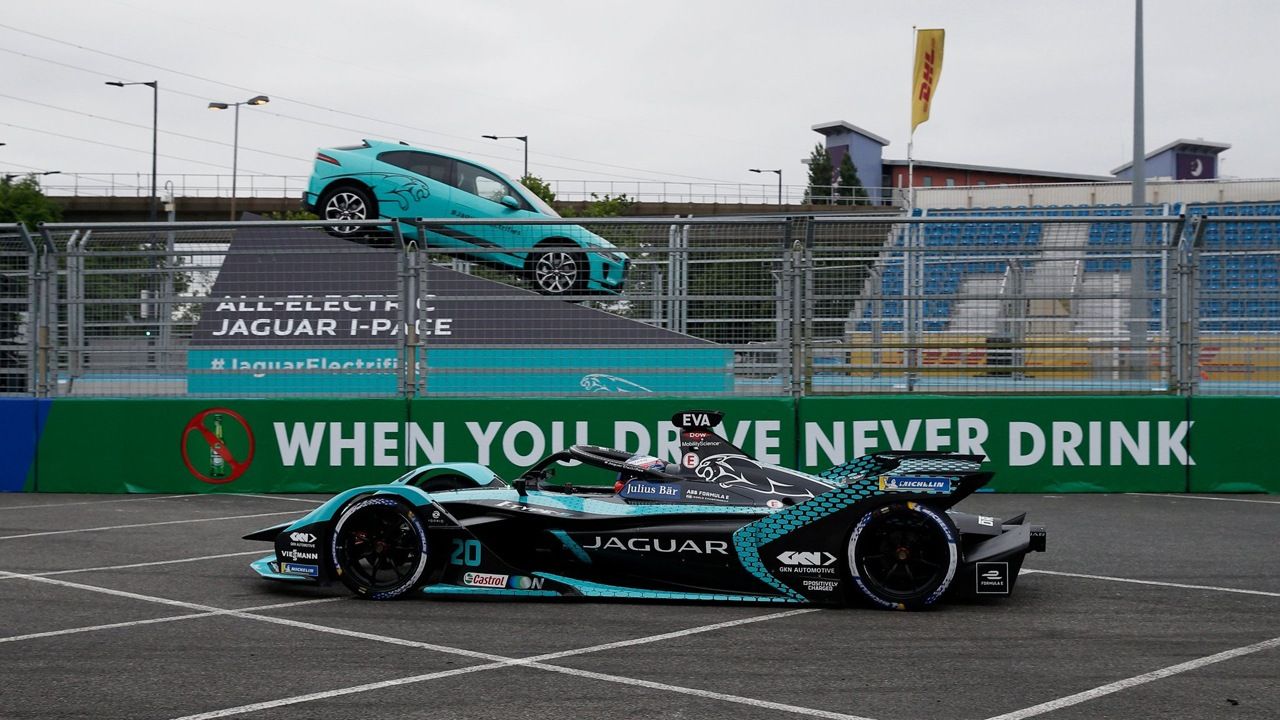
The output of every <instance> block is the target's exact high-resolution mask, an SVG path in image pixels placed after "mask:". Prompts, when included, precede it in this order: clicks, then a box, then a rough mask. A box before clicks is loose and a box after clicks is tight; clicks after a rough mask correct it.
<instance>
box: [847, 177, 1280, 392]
mask: <svg viewBox="0 0 1280 720" xmlns="http://www.w3.org/2000/svg"><path fill="white" fill-rule="evenodd" d="M1116 185H1123V186H1124V187H1125V188H1127V187H1128V183H1098V184H1094V183H1090V184H1085V185H1083V186H1081V185H1077V184H1072V185H1066V186H1064V185H1056V186H1049V185H1045V186H1034V187H1030V186H1023V187H1018V186H1004V187H990V188H977V187H968V188H938V189H936V190H933V191H925V190H918V191H917V193H918V198H919V199H918V202H917V204H916V207H915V208H914V209H913V210H912V211H911V212H910V213H909V215H907V216H904V218H908V217H909V220H904V221H903V222H900V223H898V224H896V225H895V226H894V228H893V230H892V231H891V232H889V233H888V235H887V237H886V238H885V240H884V244H883V245H882V246H881V247H880V248H879V249H878V251H877V252H876V255H875V258H874V260H873V261H872V263H871V267H870V269H869V272H868V273H867V274H866V280H865V281H864V283H863V287H862V292H861V295H860V299H859V300H858V302H856V303H855V304H854V307H853V310H852V312H851V314H850V317H849V319H848V322H847V323H846V338H845V339H846V342H847V343H848V347H850V348H852V349H851V351H850V357H849V365H850V369H851V372H852V373H854V374H855V375H861V376H864V377H866V378H880V377H885V378H893V377H894V374H893V372H892V370H891V368H894V367H902V368H908V369H910V370H909V371H904V375H906V376H907V378H908V382H910V381H911V379H912V376H914V377H915V378H917V379H921V380H923V381H926V382H928V381H935V382H938V383H939V385H938V387H940V388H941V389H945V384H946V383H945V381H946V379H947V378H951V379H953V380H955V379H956V378H970V379H972V378H974V377H976V376H983V377H1006V378H1013V379H1021V380H1025V381H1028V384H1029V386H1037V387H1038V389H1041V390H1044V389H1053V387H1054V383H1057V387H1061V388H1063V389H1068V388H1069V387H1071V385H1072V383H1077V384H1078V383H1102V382H1110V383H1111V386H1110V387H1111V388H1113V389H1114V387H1115V386H1116V384H1117V383H1118V384H1119V386H1120V387H1121V388H1122V389H1123V387H1124V386H1125V384H1126V383H1127V384H1130V385H1131V386H1132V388H1133V389H1134V390H1135V391H1137V390H1143V391H1150V390H1151V389H1161V388H1162V387H1163V384H1176V383H1177V382H1178V381H1177V375H1178V368H1177V366H1178V365H1179V363H1182V364H1183V365H1192V366H1194V376H1191V377H1187V378H1185V380H1184V382H1189V383H1193V384H1196V385H1198V386H1201V387H1203V388H1204V389H1206V390H1208V389H1211V388H1212V387H1213V386H1214V384H1215V383H1216V384H1218V385H1219V386H1220V387H1221V388H1222V389H1223V390H1224V391H1229V389H1230V388H1231V387H1233V386H1232V383H1275V382H1280V360H1278V359H1277V355H1280V193H1276V192H1275V190H1276V184H1275V183H1274V182H1266V181H1264V182H1250V183H1236V182H1232V181H1213V182H1205V183H1186V182H1179V183H1160V182H1157V183H1154V184H1153V186H1152V188H1151V190H1150V192H1151V194H1155V195H1160V194H1163V196H1164V197H1165V198H1166V201H1164V202H1153V203H1151V204H1149V205H1147V206H1146V207H1143V208H1141V209H1139V211H1138V212H1135V211H1134V208H1132V207H1131V206H1128V205H1126V204H1121V203H1119V202H1108V203H1098V202H1090V201H1095V200H1097V199H1098V198H1099V197H1103V198H1107V199H1112V198H1114V197H1115V195H1117V194H1119V193H1118V192H1117V191H1119V188H1116V187H1113V186H1116ZM1260 187H1261V188H1262V189H1261V191H1260V190H1259V188H1260ZM1125 192H1127V191H1125ZM1037 195H1038V196H1039V197H1044V198H1048V197H1059V198H1062V197H1066V198H1068V199H1077V200H1085V202H1077V203H1061V204H1034V203H1026V204H1017V205H1015V204H1011V203H1009V200H1011V199H1014V198H1018V197H1022V198H1028V197H1030V198H1035V197H1036V196H1037ZM1180 195H1181V196H1182V197H1185V198H1186V199H1185V200H1183V199H1180V198H1179V196H1180ZM1073 196H1074V197H1073ZM1242 196H1243V197H1245V198H1248V199H1247V200H1242V201H1234V200H1233V199H1234V198H1239V197H1242ZM1259 196H1263V197H1266V196H1270V197H1269V198H1268V199H1259ZM1222 198H1232V199H1228V200H1225V201H1224V200H1220V199H1222ZM948 199H949V200H953V201H955V200H961V199H962V200H963V202H956V203H955V204H952V205H947V204H945V201H946V200H948ZM984 199H987V200H995V201H996V202H999V201H1004V202H1002V203H1000V204H996V203H995V202H993V203H991V204H990V205H987V204H984V203H983V200H984ZM1205 200H1208V201H1207V202H1206V201H1205ZM886 371H887V372H886ZM895 381H899V380H895ZM1099 387H1101V385H1100V386H1099ZM1169 389H1173V388H1169Z"/></svg>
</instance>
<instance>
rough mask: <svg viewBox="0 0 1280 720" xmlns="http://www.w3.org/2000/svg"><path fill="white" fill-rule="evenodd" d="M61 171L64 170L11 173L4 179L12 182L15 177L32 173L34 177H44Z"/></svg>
mask: <svg viewBox="0 0 1280 720" xmlns="http://www.w3.org/2000/svg"><path fill="white" fill-rule="evenodd" d="M3 144H4V143H0V145H3ZM61 172H62V171H61V170H46V171H44V172H37V173H9V174H7V175H5V176H4V181H5V182H10V181H12V180H13V179H14V178H18V177H22V176H23V175H30V176H32V177H44V176H45V175H57V174H59V173H61Z"/></svg>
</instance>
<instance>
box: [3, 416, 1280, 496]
mask: <svg viewBox="0 0 1280 720" xmlns="http://www.w3.org/2000/svg"><path fill="white" fill-rule="evenodd" d="M690 409H714V410H720V411H723V412H724V413H725V420H724V424H723V426H722V427H721V428H720V429H719V430H720V432H721V433H722V434H724V435H725V437H727V438H728V439H729V440H731V441H732V442H734V443H735V444H736V445H738V446H739V447H741V448H742V449H743V450H745V451H746V452H748V453H750V454H752V455H754V456H756V457H758V458H760V459H762V460H766V461H768V462H772V463H780V464H782V465H786V466H790V467H798V468H800V469H802V470H807V471H811V472H816V471H820V470H822V469H824V468H826V467H829V466H831V465H834V464H838V463H841V462H844V461H847V460H851V459H853V458H854V457H856V456H858V455H863V454H866V453H870V452H876V451H881V450H904V449H911V450H946V451H957V452H965V453H981V454H983V455H986V456H987V457H988V460H987V464H986V467H988V468H989V469H991V470H993V471H995V473H996V480H995V481H994V483H993V484H992V486H991V487H992V488H993V489H996V490H1000V491H1005V492H1183V491H1187V490H1190V491H1194V492H1271V493H1280V468H1278V467H1277V464H1276V463H1275V462H1274V458H1273V457H1272V453H1271V452H1270V449H1271V447H1272V446H1273V444H1274V442H1273V438H1274V434H1275V429H1276V428H1277V427H1280V398H1195V399H1192V400H1191V401H1187V400H1186V399H1182V398H1165V397H1154V398H1150V397H1080V398H1074V397H1072V398H1061V397H1051V398H1044V397H982V398H969V397H963V398H959V397H878V396H877V397H844V398H805V399H801V400H799V401H794V400H791V399H789V398H778V399H754V398H713V399H708V398H702V399H691V398H636V397H634V396H633V397H628V398H598V399H590V400H588V399H569V398H560V399H507V398H502V399H470V398H468V399H461V398H459V399H452V398H449V399H434V398H427V399H417V400H365V399H343V400H335V399H324V400H320V399H280V400H274V399H273V400H189V399H187V400H92V399H69V398H68V399H58V400H56V401H53V402H52V403H49V402H47V401H42V403H38V404H37V403H33V402H32V401H16V402H13V403H0V421H2V422H0V427H8V428H11V429H12V430H13V431H12V432H10V433H8V434H6V435H5V436H4V438H3V440H4V442H3V445H0V450H3V451H4V452H5V453H6V457H8V458H10V459H14V460H22V458H23V457H26V458H27V460H23V461H22V462H20V463H17V464H15V465H14V466H13V468H12V469H11V470H9V471H7V473H6V474H5V475H4V476H3V478H4V482H3V485H0V490H18V489H26V490H40V491H54V492H217V491H223V490H226V491H235V492H334V491H337V490H341V489H345V488H349V487H353V486H356V485H361V484H366V483H375V482H385V481H386V480H389V479H391V478H394V477H396V476H397V475H399V474H401V473H402V472H404V471H405V470H406V469H408V468H412V467H415V466H418V465H423V464H427V463H435V462H447V461H466V462H480V463H482V464H486V465H489V466H491V467H492V468H493V469H494V470H495V471H496V472H498V473H499V474H500V475H501V476H503V477H505V478H507V479H510V478H513V477H515V476H516V475H517V474H518V472H519V470H520V469H522V468H525V467H528V466H529V465H532V464H533V463H534V462H536V461H537V460H538V459H539V458H541V457H542V456H543V455H545V454H548V453H551V452H554V451H556V450H559V449H563V448H565V447H567V446H569V445H572V444H577V443H586V444H594V445H606V446H611V447H618V448H622V449H626V450H631V451H634V452H637V453H646V454H653V455H657V456H659V457H662V458H664V459H666V460H668V461H672V462H675V461H677V460H678V459H679V455H678V451H677V446H676V438H677V433H676V429H675V428H674V427H673V426H672V425H671V423H670V418H671V416H672V414H673V413H675V412H677V411H680V410H690ZM33 450H34V462H31V459H32V453H33ZM584 470H585V469H584V468H581V467H565V468H562V469H560V470H559V471H558V475H557V480H560V481H565V482H573V483H588V482H595V483H610V482H612V481H613V478H612V477H604V476H601V475H600V474H599V473H598V472H592V473H591V474H585V473H584Z"/></svg>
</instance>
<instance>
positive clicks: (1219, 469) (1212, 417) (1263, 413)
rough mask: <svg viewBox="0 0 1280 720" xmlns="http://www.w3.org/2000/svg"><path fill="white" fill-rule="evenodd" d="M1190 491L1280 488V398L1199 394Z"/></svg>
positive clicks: (1194, 411)
mask: <svg viewBox="0 0 1280 720" xmlns="http://www.w3.org/2000/svg"><path fill="white" fill-rule="evenodd" d="M1189 402H1190V411H1189V412H1190V414H1191V417H1192V418H1193V419H1194V420H1195V426H1194V427H1193V429H1192V433H1191V451H1192V455H1193V457H1194V458H1195V462H1196V464H1195V465H1194V466H1193V467H1192V468H1191V479H1190V482H1189V483H1188V485H1187V489H1188V490H1189V491H1191V492H1201V493H1225V492H1268V493H1280V463H1277V462H1276V450H1277V442H1276V441H1277V438H1278V437H1280V398H1271V397H1196V398H1192V399H1191V400H1190V401H1189Z"/></svg>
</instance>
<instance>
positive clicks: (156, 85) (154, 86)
mask: <svg viewBox="0 0 1280 720" xmlns="http://www.w3.org/2000/svg"><path fill="white" fill-rule="evenodd" d="M106 84H107V85H111V86H113V87H119V88H122V87H127V86H129V85H146V86H147V87H149V88H151V203H150V205H149V207H148V210H147V218H148V219H149V220H150V221H151V222H155V221H156V207H157V203H158V202H159V201H160V198H159V197H158V196H157V195H156V147H157V143H156V140H157V136H158V134H159V127H160V126H159V122H160V81H159V80H152V81H150V82H118V81H114V80H112V81H108V82H107V83H106Z"/></svg>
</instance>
